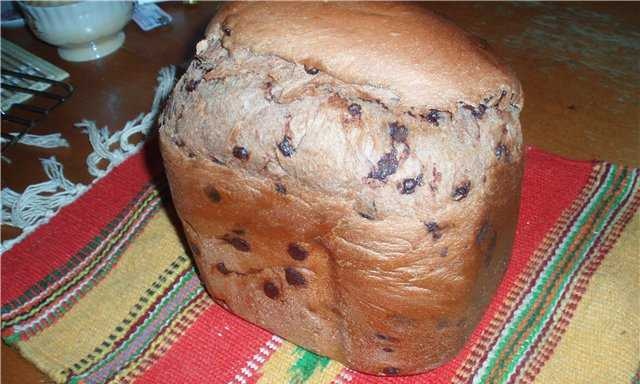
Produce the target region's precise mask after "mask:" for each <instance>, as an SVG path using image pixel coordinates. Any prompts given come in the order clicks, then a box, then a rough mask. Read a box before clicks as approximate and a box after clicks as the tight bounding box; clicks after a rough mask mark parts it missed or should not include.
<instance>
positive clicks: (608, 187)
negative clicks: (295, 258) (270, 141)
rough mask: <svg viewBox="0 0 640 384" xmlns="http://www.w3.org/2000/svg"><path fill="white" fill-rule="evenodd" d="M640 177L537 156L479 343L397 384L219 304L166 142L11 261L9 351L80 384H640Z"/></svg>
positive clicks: (6, 297)
mask: <svg viewBox="0 0 640 384" xmlns="http://www.w3.org/2000/svg"><path fill="white" fill-rule="evenodd" d="M639 173H640V172H639V170H638V169H630V168H625V167H620V166H617V165H614V164H610V163H606V162H576V161H570V160H565V159H561V158H559V157H556V156H553V155H550V154H547V153H544V152H542V151H540V150H537V149H534V148H529V149H527V152H526V170H525V176H524V183H523V193H522V202H521V210H520V218H519V224H518V229H517V235H516V240H515V248H514V251H513V256H512V259H511V263H510V265H509V268H508V271H507V273H506V276H505V278H504V280H503V282H502V284H501V286H500V288H499V290H498V292H497V294H496V296H495V297H494V299H493V301H492V303H491V305H490V307H489V309H488V310H487V312H486V313H485V316H484V317H483V319H482V321H481V323H480V324H479V326H478V327H477V328H476V330H475V331H474V333H473V335H472V337H471V339H470V340H469V342H468V343H467V345H466V346H465V348H464V349H463V350H462V351H461V352H460V354H459V355H458V356H457V357H456V358H455V359H454V360H453V361H451V362H450V363H448V364H446V365H444V366H442V367H440V368H438V369H436V370H434V371H431V372H429V373H426V374H423V375H417V376H408V377H395V378H383V377H376V376H370V375H365V374H361V373H357V372H354V371H352V370H349V369H346V368H345V367H343V366H342V365H341V364H339V363H337V362H335V361H331V360H329V359H327V358H324V357H321V356H317V355H315V354H313V353H311V352H308V351H306V350H304V349H302V348H300V347H297V346H295V345H293V344H291V343H289V342H287V341H285V340H283V339H281V338H279V337H277V336H274V335H271V334H270V333H268V332H266V331H264V330H262V329H260V328H258V327H256V326H253V325H251V324H249V323H247V322H245V321H243V320H241V319H239V318H237V317H235V316H234V315H232V314H230V313H228V312H226V311H225V310H224V309H222V308H220V307H219V306H217V305H216V304H214V303H213V302H212V300H211V299H210V298H209V297H208V296H207V294H206V292H205V290H204V289H203V286H202V285H201V283H200V281H199V280H198V277H197V273H196V271H195V270H194V267H193V265H192V263H191V258H190V256H189V253H188V251H187V250H186V247H185V245H184V242H183V240H182V237H181V234H180V229H179V222H178V220H177V217H176V216H175V213H174V211H173V209H172V207H171V203H170V196H169V191H168V187H167V184H166V181H165V179H164V177H163V172H162V166H161V163H160V157H159V154H158V149H157V143H156V141H155V140H151V141H150V142H149V143H147V145H146V146H145V147H144V148H143V150H142V151H140V152H138V153H137V154H135V155H133V156H131V157H130V158H129V159H128V160H126V161H124V162H123V163H122V164H121V165H119V166H117V167H116V168H115V169H113V171H112V172H111V173H110V174H108V175H107V176H105V177H104V178H102V179H100V180H99V181H97V182H96V183H95V184H94V185H93V186H92V188H91V189H90V190H89V191H87V192H86V193H84V194H83V195H82V196H80V197H79V198H78V199H77V200H76V201H75V202H73V203H72V204H70V205H68V206H66V207H64V208H63V209H62V210H61V211H60V212H59V213H58V214H57V215H56V216H54V217H53V218H52V219H51V220H50V221H49V222H48V223H46V224H44V225H42V226H40V227H39V228H38V229H37V230H35V231H34V232H33V233H31V234H30V235H29V236H27V237H26V238H25V239H24V240H23V241H22V242H20V243H18V244H16V245H14V246H13V248H11V249H10V250H9V251H7V252H5V253H4V254H3V256H2V271H1V277H2V282H1V285H2V298H1V302H2V338H3V340H4V341H5V342H6V343H8V344H10V345H12V346H13V347H15V348H17V349H18V350H19V351H20V353H22V354H23V355H24V356H25V357H26V358H27V359H29V360H30V361H31V362H33V363H34V364H35V365H36V366H37V367H38V368H40V369H41V370H43V371H44V372H46V373H47V374H48V375H50V376H51V377H52V378H53V379H54V380H55V381H56V382H68V383H132V382H135V383H241V384H245V383H256V382H257V383H274V384H279V383H348V382H350V383H468V382H469V383H470V382H474V383H499V382H518V383H529V382H540V383H632V382H633V383H635V382H638V364H639V362H640V357H639V356H640V350H639V348H640V347H639V345H638V340H640V338H639V337H640V332H639V330H640V302H639V300H638V293H639V292H640V289H639V284H640V283H639V279H638V276H639V272H640V262H639V250H640V219H639V216H640V215H637V214H636V211H637V208H638V205H639V204H640V192H639V189H640V181H639V180H638V177H639Z"/></svg>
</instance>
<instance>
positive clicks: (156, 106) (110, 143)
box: [0, 66, 176, 254]
mask: <svg viewBox="0 0 640 384" xmlns="http://www.w3.org/2000/svg"><path fill="white" fill-rule="evenodd" d="M175 74H176V70H175V67H174V66H169V67H165V68H162V69H161V70H160V72H159V74H158V86H157V88H156V91H155V96H154V98H153V105H152V107H151V111H149V112H148V113H147V114H140V115H139V116H137V117H136V118H135V119H133V120H131V121H128V122H127V123H126V124H125V126H124V128H123V129H121V130H119V131H117V132H115V133H113V134H111V135H110V134H109V130H108V129H107V128H106V127H104V128H102V129H98V128H97V127H96V124H95V122H93V121H89V120H83V121H82V122H80V123H78V124H76V126H78V127H81V128H85V132H87V133H88V135H89V141H90V142H91V146H92V147H93V152H92V153H91V154H89V156H88V157H87V166H88V168H89V173H90V174H91V175H92V176H94V177H95V179H94V180H93V181H92V184H93V183H95V182H96V181H97V180H99V179H101V178H102V177H104V176H105V175H107V174H108V173H109V172H110V171H111V170H112V169H113V168H114V167H116V166H117V165H118V164H120V163H121V162H122V161H124V160H125V159H127V158H128V157H129V156H131V155H132V154H134V153H136V152H137V151H138V150H139V149H140V148H141V147H142V145H143V144H144V141H145V140H144V139H143V140H141V141H140V142H139V143H137V144H135V145H134V144H131V143H130V142H129V138H130V137H131V135H133V134H137V133H142V134H143V135H145V139H146V137H147V136H148V135H149V133H150V130H151V128H152V127H153V125H154V123H155V121H156V117H157V116H158V112H159V111H160V107H161V105H162V103H163V102H164V100H165V99H166V98H167V96H168V95H169V92H171V89H172V88H173V84H174V82H175ZM25 136H32V137H31V138H29V139H27V141H25V138H24V137H23V139H22V140H21V143H23V144H27V143H31V144H29V145H37V146H40V147H42V148H55V147H58V146H61V145H63V146H64V144H66V146H68V145H69V143H68V142H67V141H66V140H65V139H64V138H62V137H61V136H60V134H53V135H45V136H46V137H44V136H39V137H33V136H36V135H25ZM63 142H64V144H63ZM34 143H37V144H34ZM54 144H57V145H56V146H53V145H54ZM115 144H118V146H116V147H115V148H111V147H114V145H115ZM102 160H107V161H108V165H107V167H106V168H104V169H100V168H98V163H100V162H101V161H102ZM41 161H42V166H43V168H44V171H45V173H46V174H47V176H48V178H49V180H48V181H45V182H42V183H38V184H34V185H30V186H29V187H27V188H26V189H25V190H24V192H23V193H18V192H15V191H13V190H12V189H10V188H3V189H2V191H1V199H2V224H3V225H10V226H13V227H18V228H20V229H21V230H22V233H21V234H20V235H19V236H18V237H16V238H14V239H10V240H7V241H4V242H2V244H0V252H1V253H0V254H3V253H4V252H5V251H7V250H9V249H11V247H13V246H14V245H15V244H17V243H19V242H20V241H22V240H23V239H24V238H25V237H26V236H27V235H29V234H30V233H31V232H33V231H34V230H35V229H36V228H38V227H39V226H40V225H42V224H43V223H46V222H47V221H49V219H51V217H53V216H55V214H56V213H57V212H58V211H59V210H60V208H62V207H64V206H65V205H68V204H70V203H72V202H73V201H74V200H75V199H77V198H78V196H80V195H81V194H82V193H84V192H85V191H86V190H87V189H89V188H90V186H87V185H83V184H74V183H72V182H71V181H69V180H68V179H66V178H65V177H64V172H63V167H62V164H60V163H59V162H58V161H57V160H56V159H55V157H51V158H48V159H42V160H41Z"/></svg>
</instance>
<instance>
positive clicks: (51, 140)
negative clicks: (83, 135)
mask: <svg viewBox="0 0 640 384" xmlns="http://www.w3.org/2000/svg"><path fill="white" fill-rule="evenodd" d="M8 134H9V135H11V136H13V137H16V136H19V135H20V133H18V132H9V133H8ZM9 141H11V139H9V138H7V137H2V138H0V143H2V144H4V143H6V142H9ZM17 144H22V145H29V146H32V147H39V148H67V147H69V142H68V141H67V139H65V138H64V137H62V135H60V134H59V133H51V134H48V135H32V134H30V133H27V134H25V135H23V136H22V137H21V138H20V141H18V143H17ZM2 161H4V162H5V163H7V164H11V159H10V158H8V157H7V156H5V155H2Z"/></svg>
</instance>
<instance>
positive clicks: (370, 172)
mask: <svg viewBox="0 0 640 384" xmlns="http://www.w3.org/2000/svg"><path fill="white" fill-rule="evenodd" d="M487 49H488V48H487V47H486V44H485V43H483V42H482V41H481V40H479V39H477V38H474V37H472V36H470V35H468V34H466V33H465V32H463V31H462V30H460V29H458V28H457V27H455V26H453V25H452V24H451V23H450V22H448V21H445V20H444V19H442V18H440V17H438V16H435V15H434V14H432V13H429V12H428V11H426V10H425V9H424V8H423V7H422V6H421V5H416V4H409V5H407V4H400V3H393V4H383V3H331V2H329V3H241V4H227V5H225V6H224V7H223V8H222V9H221V10H220V11H219V12H218V13H217V15H216V16H215V18H214V19H213V20H212V21H211V23H210V25H209V27H208V28H207V32H206V36H205V38H204V39H203V40H202V41H200V42H199V43H198V44H197V46H196V57H195V59H194V60H193V62H192V63H191V64H190V66H189V68H188V70H187V71H186V73H185V74H184V76H182V78H181V79H180V80H179V82H178V83H177V85H176V88H175V90H174V92H173V94H172V96H171V98H170V100H169V101H168V103H167V106H166V108H165V110H164V113H163V116H162V119H161V132H160V140H161V148H162V153H163V157H164V161H165V166H166V171H167V175H168V179H169V182H170V186H171V192H172V196H173V201H174V203H175V207H176V209H177V212H178V214H179V216H180V219H181V220H182V223H183V226H184V230H185V233H186V239H187V241H188V243H189V245H190V247H191V250H192V253H193V256H194V259H195V261H196V264H197V267H198V270H199V273H200V276H201V278H202V279H203V281H204V282H205V284H206V287H207V289H208V291H209V292H210V294H211V296H212V297H213V298H214V300H215V301H216V302H217V303H218V304H220V305H222V306H223V307H225V308H226V309H228V310H229V311H231V312H233V313H235V314H236V315H238V316H240V317H242V318H244V319H246V320H248V321H250V322H252V323H254V324H257V325H259V326H261V327H263V328H265V329H267V330H269V331H271V332H273V333H275V334H277V335H280V336H282V337H283V338H286V339H288V340H290V341H292V342H294V343H296V344H298V345H300V346H303V347H305V348H307V349H310V350H312V351H314V352H316V353H318V354H321V355H325V356H329V357H331V358H332V359H335V360H338V361H340V362H342V363H344V364H346V365H347V366H349V367H351V368H353V369H356V370H359V371H362V372H366V373H372V374H378V375H405V374H415V373H419V372H424V371H426V370H429V369H432V368H434V367H437V366H439V365H441V364H443V363H445V362H446V361H448V360H449V359H451V358H452V357H454V356H455V355H456V353H457V352H458V351H459V350H460V349H461V347H462V346H463V344H464V343H465V341H466V339H467V337H468V336H469V334H470V333H471V331H472V330H473V328H474V326H475V325H476V324H477V322H478V321H479V319H480V317H481V316H482V314H483V311H484V310H485V308H486V306H487V304H488V302H489V300H490V298H491V296H492V295H493V293H494V292H495V289H496V287H497V285H498V283H499V282H500V279H501V277H502V275H503V272H504V270H505V268H506V265H507V262H508V260H509V256H510V252H511V245H512V240H513V236H514V231H515V226H516V220H517V216H518V202H519V190H520V179H521V174H522V137H521V131H520V124H519V121H518V115H519V112H520V110H521V108H522V102H523V99H522V93H521V87H520V84H519V82H518V80H517V79H516V78H515V77H514V75H513V74H512V72H511V71H510V70H509V69H507V68H506V66H505V65H504V64H502V63H501V62H500V61H498V60H497V59H496V58H494V56H492V54H490V53H489V51H488V50H487Z"/></svg>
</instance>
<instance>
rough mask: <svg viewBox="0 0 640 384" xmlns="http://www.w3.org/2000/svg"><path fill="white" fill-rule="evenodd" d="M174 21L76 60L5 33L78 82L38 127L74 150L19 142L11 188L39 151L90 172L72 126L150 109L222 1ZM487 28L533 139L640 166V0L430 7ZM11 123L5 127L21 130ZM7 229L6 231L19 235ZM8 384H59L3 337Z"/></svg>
mask: <svg viewBox="0 0 640 384" xmlns="http://www.w3.org/2000/svg"><path fill="white" fill-rule="evenodd" d="M161 6H162V8H163V9H165V10H166V11H168V12H169V13H170V14H171V15H172V16H173V23H172V24H171V25H170V26H167V27H163V28H161V29H157V30H153V31H150V32H142V31H141V30H140V29H139V28H138V27H137V25H135V24H134V23H130V24H129V25H128V26H127V27H126V28H125V33H126V35H127V37H126V41H125V44H124V46H123V47H122V48H121V49H120V50H118V51H117V52H115V53H113V54H112V55H110V56H107V57H105V58H103V59H101V60H97V61H92V62H87V63H69V62H65V61H63V60H61V59H60V58H59V57H58V56H57V53H56V49H55V48H54V47H52V46H49V45H46V44H45V43H43V42H41V41H39V40H37V39H36V38H35V37H33V35H31V33H30V32H29V31H28V30H27V29H26V28H21V29H6V30H5V29H3V30H2V35H3V37H4V38H6V39H8V40H10V41H12V42H14V43H17V44H18V45H20V46H22V47H23V48H25V49H27V50H29V51H30V52H32V53H34V54H36V55H38V56H40V57H42V58H44V59H46V60H48V61H50V62H52V63H54V64H56V65H58V66H59V67H61V68H63V69H65V70H66V71H67V72H69V73H70V74H71V77H70V79H69V82H71V83H72V84H73V85H74V87H75V89H76V91H75V93H74V95H73V96H72V98H71V99H70V100H69V101H68V102H67V103H65V104H63V105H62V106H60V107H59V108H58V109H56V110H55V111H53V112H52V113H51V114H50V115H49V116H48V117H47V118H46V119H45V120H44V121H43V122H41V123H40V124H39V125H38V126H37V127H36V128H35V129H34V130H33V131H32V132H33V133H39V134H44V133H53V132H61V133H62V135H63V136H64V137H65V138H67V139H68V140H69V142H70V143H71V147H70V148H64V149H53V150H44V149H36V148H33V147H26V146H21V145H17V146H14V147H12V148H10V149H9V150H7V151H6V152H5V153H4V154H5V155H6V156H8V157H9V158H11V159H12V160H13V163H12V164H9V165H7V164H3V172H2V187H3V188H4V187H11V188H13V189H14V190H16V191H22V190H24V188H25V187H26V186H27V185H29V184H32V183H35V182H39V181H43V180H45V178H46V177H45V175H44V172H43V171H42V168H41V165H40V163H39V161H38V159H39V158H42V157H48V156H51V155H54V156H56V158H57V159H58V160H59V161H60V162H62V163H63V164H64V167H65V168H64V171H65V175H66V176H67V177H68V178H69V179H70V180H72V181H74V182H82V183H88V182H89V181H90V180H91V177H90V175H89V174H88V172H87V170H86V166H85V159H86V156H87V155H88V154H89V153H90V152H91V150H90V145H89V142H88V139H87V136H86V135H85V134H83V133H82V132H80V130H79V129H78V128H75V127H74V126H73V124H74V123H76V122H79V121H80V120H82V119H83V118H87V119H91V120H94V121H96V123H97V124H98V126H108V127H109V129H110V130H111V131H115V130H118V129H120V128H121V127H122V126H123V125H124V123H125V122H126V121H127V120H130V119H132V118H133V117H135V116H136V115H137V114H139V113H140V112H146V111H148V109H149V107H150V105H151V100H152V98H153V89H154V86H155V85H156V75H157V72H158V70H159V69H160V68H162V67H164V66H166V65H169V64H177V65H184V64H185V63H187V62H188V60H189V58H190V57H191V56H192V54H193V51H194V44H195V42H196V41H197V40H198V38H199V37H200V36H201V35H202V33H203V31H204V27H205V26H206V24H207V22H208V20H209V19H210V18H211V16H212V15H213V14H214V13H215V10H216V7H217V4H216V3H198V4H196V5H186V4H183V3H163V4H162V5H161ZM425 6H426V7H428V8H431V9H433V10H435V11H437V12H439V13H440V14H442V15H444V16H446V17H448V18H449V19H451V20H453V21H454V22H456V23H457V24H458V25H460V26H462V27H463V28H465V29H467V30H469V31H471V32H473V33H475V34H477V35H479V36H481V37H482V38H484V39H485V40H487V41H488V42H489V44H490V45H491V46H493V48H494V50H495V51H496V52H497V53H498V54H499V55H500V56H502V57H504V58H506V59H507V61H508V62H509V63H510V64H511V66H512V67H513V68H514V69H515V72H516V73H517V75H518V77H519V78H520V80H521V81H522V84H523V88H524V93H525V107H524V110H523V113H522V116H521V122H522V127H523V131H524V137H525V142H526V143H527V144H531V145H535V146H538V147H541V148H543V149H545V150H547V151H551V152H554V153H556V154H559V155H562V156H565V157H570V158H575V159H604V160H608V161H612V162H617V163H623V164H627V165H632V166H639V165H640V105H639V104H638V100H639V99H638V96H639V92H638V90H639V84H640V81H639V80H640V72H639V71H638V69H637V68H638V67H637V65H638V61H639V60H640V16H639V15H640V5H639V4H638V3H635V4H633V3H627V4H620V3H617V4H614V3H596V4H593V3H591V4H583V3H563V4H549V3H543V4H527V3H518V4H505V3H501V4H495V3H478V4H469V3H465V4H462V3H457V4H455V3H431V4H426V5H425ZM15 129H16V128H15V126H12V125H11V124H8V123H7V124H4V122H3V126H2V130H3V132H11V131H13V130H15ZM18 233H19V231H16V230H15V229H13V228H10V227H6V226H3V227H2V236H3V238H4V239H6V238H9V237H13V236H15V235H16V234H18ZM1 372H2V383H3V384H10V383H11V384H13V383H21V384H22V383H25V384H29V383H46V382H51V380H50V379H48V378H47V377H46V376H45V375H43V374H42V373H41V372H39V371H38V370H37V369H36V368H35V367H34V366H33V365H31V364H30V363H28V362H27V361H26V360H24V359H23V358H22V357H20V356H19V355H18V353H16V352H15V351H14V350H13V349H11V348H9V347H7V346H6V345H4V344H3V345H2V371H1Z"/></svg>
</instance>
